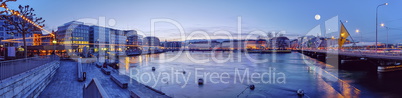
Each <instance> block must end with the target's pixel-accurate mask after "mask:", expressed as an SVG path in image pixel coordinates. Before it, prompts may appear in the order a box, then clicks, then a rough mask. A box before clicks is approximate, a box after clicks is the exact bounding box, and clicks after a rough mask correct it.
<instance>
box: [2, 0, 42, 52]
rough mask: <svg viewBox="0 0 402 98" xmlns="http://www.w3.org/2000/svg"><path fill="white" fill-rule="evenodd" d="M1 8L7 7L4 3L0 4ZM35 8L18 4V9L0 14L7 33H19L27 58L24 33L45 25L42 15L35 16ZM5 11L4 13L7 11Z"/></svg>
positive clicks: (29, 32)
mask: <svg viewBox="0 0 402 98" xmlns="http://www.w3.org/2000/svg"><path fill="white" fill-rule="evenodd" d="M1 6H2V7H3V8H7V7H6V5H5V3H3V4H2V5H1ZM34 11H35V10H34V9H33V8H30V7H29V5H26V6H21V5H19V6H18V11H15V10H9V11H8V12H11V13H10V14H6V15H2V16H1V17H0V19H2V20H5V21H4V24H3V27H4V28H6V30H8V31H9V32H7V33H8V34H21V35H22V39H23V42H24V56H25V58H27V44H26V35H27V34H31V33H33V32H35V31H40V30H41V28H43V27H44V26H45V25H44V24H43V23H44V22H45V20H43V19H42V17H36V14H34V13H33V12H34ZM8 12H6V13H8Z"/></svg>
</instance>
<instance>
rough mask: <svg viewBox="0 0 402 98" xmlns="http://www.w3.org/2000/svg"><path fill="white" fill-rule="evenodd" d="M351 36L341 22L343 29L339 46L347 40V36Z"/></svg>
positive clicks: (340, 33)
mask: <svg viewBox="0 0 402 98" xmlns="http://www.w3.org/2000/svg"><path fill="white" fill-rule="evenodd" d="M348 37H349V32H348V30H346V28H345V26H344V25H343V23H342V22H341V30H340V32H339V39H338V45H339V48H342V46H343V44H344V43H345V42H346V38H348Z"/></svg>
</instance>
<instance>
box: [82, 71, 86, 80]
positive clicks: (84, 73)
mask: <svg viewBox="0 0 402 98" xmlns="http://www.w3.org/2000/svg"><path fill="white" fill-rule="evenodd" d="M82 77H83V81H85V79H87V72H83V73H82Z"/></svg>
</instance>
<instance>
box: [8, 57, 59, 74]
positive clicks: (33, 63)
mask: <svg viewBox="0 0 402 98" xmlns="http://www.w3.org/2000/svg"><path fill="white" fill-rule="evenodd" d="M55 60H59V57H58V56H55V55H48V56H38V57H30V58H23V59H16V60H7V61H0V80H3V79H6V78H12V76H15V75H19V74H21V73H24V72H28V71H30V70H32V69H34V68H37V67H39V66H41V65H45V64H46V63H50V62H52V61H55Z"/></svg>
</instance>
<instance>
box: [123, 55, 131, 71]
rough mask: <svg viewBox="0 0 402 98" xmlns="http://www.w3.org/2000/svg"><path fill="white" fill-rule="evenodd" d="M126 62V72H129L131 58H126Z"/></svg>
mask: <svg viewBox="0 0 402 98" xmlns="http://www.w3.org/2000/svg"><path fill="white" fill-rule="evenodd" d="M124 61H125V62H124V63H126V71H127V72H129V69H130V58H129V57H126V58H125V60H124Z"/></svg>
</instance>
